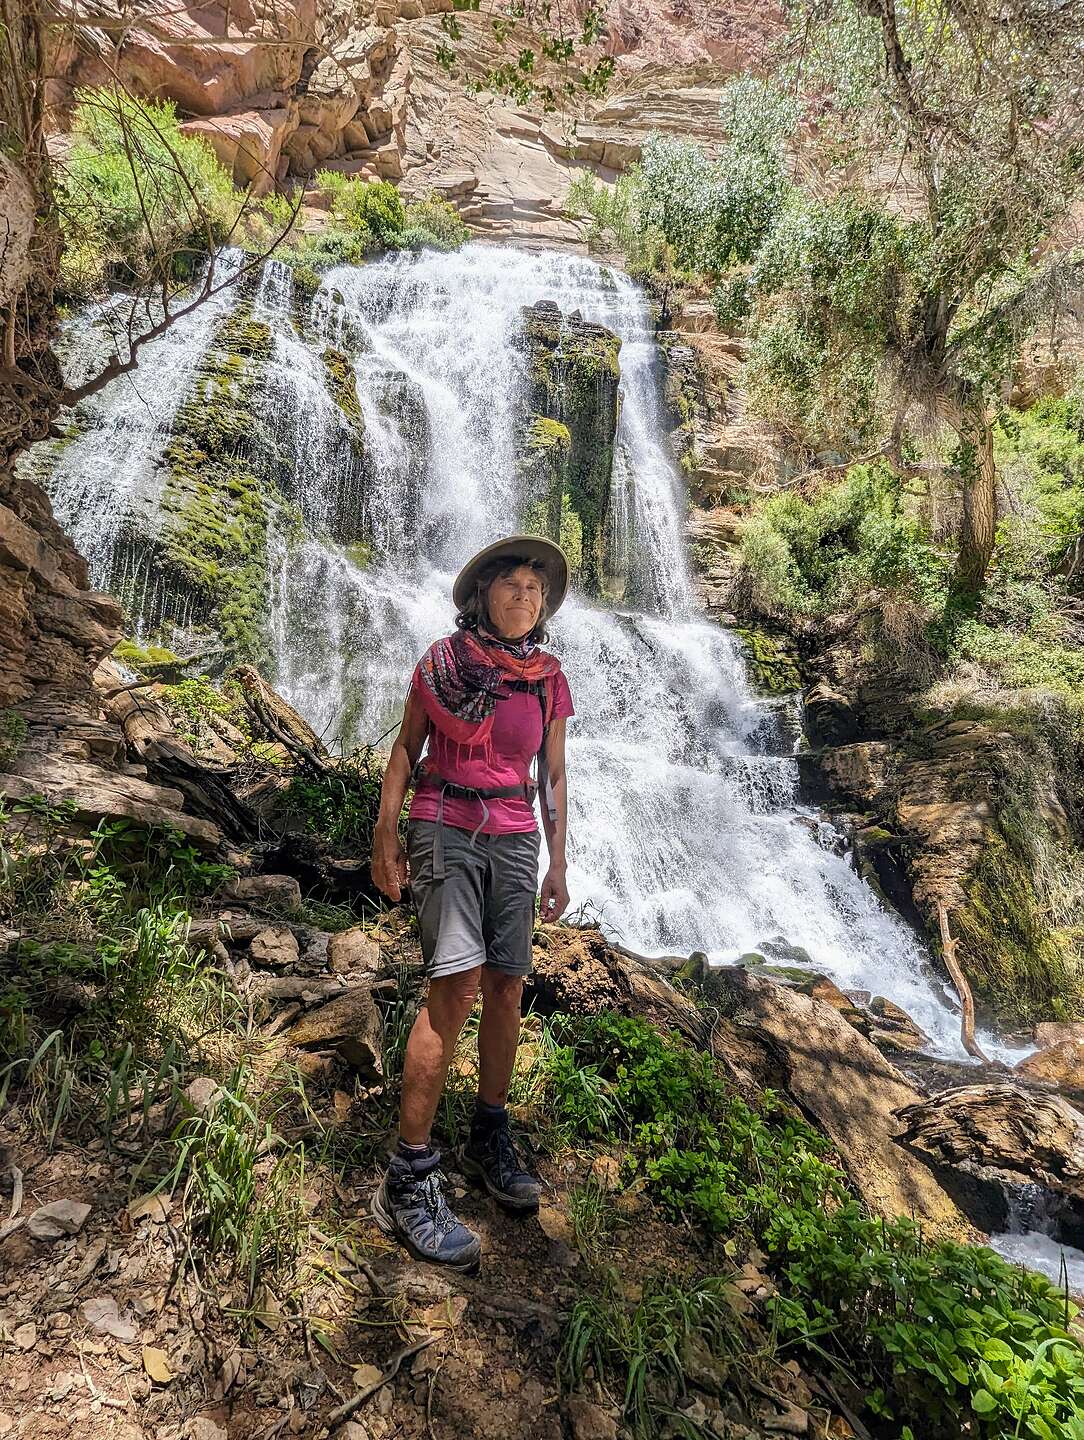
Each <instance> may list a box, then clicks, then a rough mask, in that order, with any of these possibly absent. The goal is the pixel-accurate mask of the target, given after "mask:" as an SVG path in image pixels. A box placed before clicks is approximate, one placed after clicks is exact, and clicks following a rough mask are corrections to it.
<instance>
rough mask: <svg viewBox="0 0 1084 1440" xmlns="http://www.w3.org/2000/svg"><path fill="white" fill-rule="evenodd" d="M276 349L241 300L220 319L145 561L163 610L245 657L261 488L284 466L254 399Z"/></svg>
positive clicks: (255, 616) (177, 425) (254, 599)
mask: <svg viewBox="0 0 1084 1440" xmlns="http://www.w3.org/2000/svg"><path fill="white" fill-rule="evenodd" d="M272 348H273V341H272V338H271V331H270V329H269V327H268V326H267V325H265V324H263V323H262V322H260V321H257V320H254V319H253V318H252V311H251V304H250V303H249V302H247V301H242V302H241V303H240V304H239V305H238V306H237V308H236V309H235V310H234V311H233V313H232V314H231V315H230V316H229V317H228V318H227V319H226V320H225V321H224V322H223V324H222V325H220V326H219V328H218V331H217V332H216V334H215V337H214V341H213V342H212V344H211V346H210V347H209V348H208V350H207V352H206V354H205V355H204V357H203V359H202V360H201V362H200V365H199V368H198V371H197V375H196V381H195V385H194V387H193V389H192V391H191V392H190V393H189V395H188V396H186V398H185V400H184V401H183V402H182V404H181V406H180V408H179V410H178V411H177V414H176V417H175V419H174V422H173V432H172V435H171V436H170V441H169V445H168V446H167V448H166V454H165V465H166V472H167V473H166V479H165V484H164V486H163V490H162V497H161V502H160V512H161V516H162V521H163V523H162V524H161V527H160V531H159V534H158V535H157V536H156V537H155V541H154V549H155V555H154V557H153V560H152V562H151V563H152V566H153V568H154V570H155V572H156V575H157V578H158V580H159V583H160V584H161V585H162V587H163V590H164V591H165V592H166V593H167V594H168V596H169V601H168V605H167V613H170V612H172V615H173V617H174V618H177V619H183V620H184V621H186V622H187V623H193V622H196V623H200V624H205V625H207V626H209V627H211V628H213V629H215V630H217V632H218V633H219V635H220V636H221V637H222V640H223V641H224V643H225V645H226V646H227V648H228V649H229V651H230V652H231V654H232V655H234V656H237V657H243V658H249V659H259V658H261V657H262V655H263V653H264V648H265V644H264V633H263V632H264V623H265V618H266V615H267V599H268V597H267V553H266V552H267V524H268V512H267V502H266V498H265V496H266V492H267V484H268V481H269V480H271V481H273V480H275V479H277V478H278V474H279V472H280V471H281V467H282V464H283V459H282V457H281V456H280V455H279V454H278V450H277V447H276V445H275V443H274V441H273V438H272V436H271V435H270V433H269V432H268V430H267V428H266V426H265V425H264V424H263V423H262V421H261V420H260V418H259V415H258V412H257V407H256V403H255V402H256V396H257V393H258V387H259V383H260V376H261V370H262V367H263V366H264V365H265V364H266V362H267V360H268V359H269V358H270V356H271V353H272Z"/></svg>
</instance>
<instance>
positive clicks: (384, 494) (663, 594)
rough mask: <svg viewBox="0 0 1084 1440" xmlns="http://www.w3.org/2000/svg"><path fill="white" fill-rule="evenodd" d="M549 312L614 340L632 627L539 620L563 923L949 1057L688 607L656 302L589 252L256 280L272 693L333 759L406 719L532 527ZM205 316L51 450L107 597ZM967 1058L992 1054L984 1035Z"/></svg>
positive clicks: (569, 606)
mask: <svg viewBox="0 0 1084 1440" xmlns="http://www.w3.org/2000/svg"><path fill="white" fill-rule="evenodd" d="M540 300H549V301H555V302H556V303H557V305H558V306H559V307H560V309H561V311H562V313H564V314H566V315H568V314H571V313H573V312H575V311H579V312H580V314H581V315H582V317H583V319H584V320H586V321H593V322H597V323H599V324H602V325H605V326H607V327H608V328H609V329H611V330H613V331H614V332H616V334H617V335H618V336H619V337H620V339H621V342H622V345H621V353H620V363H621V412H620V422H619V429H618V435H617V446H616V455H615V471H616V475H617V487H616V493H615V505H614V507H613V514H612V516H611V537H612V539H613V542H614V544H615V546H616V547H617V548H618V551H619V565H620V567H621V568H622V569H627V572H628V575H629V585H628V591H627V593H628V595H629V596H630V597H635V607H634V606H633V604H632V602H631V600H630V603H629V604H628V605H627V606H624V607H614V608H606V607H604V606H602V605H599V604H592V603H589V602H588V601H586V600H585V599H583V598H582V597H579V596H577V595H575V594H574V595H572V596H571V597H570V598H569V599H568V601H567V602H566V603H565V605H564V607H563V608H562V610H561V611H560V613H559V614H558V615H557V617H556V618H555V621H554V622H553V625H552V641H551V643H552V646H553V648H554V649H555V650H556V651H557V653H558V654H559V655H560V656H561V658H562V661H563V663H564V666H565V669H566V672H567V674H568V677H569V681H570V684H571V688H572V694H573V699H574V703H575V706H576V717H575V719H574V720H573V721H571V722H570V726H569V741H568V769H569V779H570V819H569V834H570V843H569V857H570V863H569V880H570V890H571V892H572V897H573V899H572V905H573V909H574V910H577V909H578V910H579V912H580V913H581V914H582V915H583V916H585V917H589V916H596V917H598V918H599V919H600V920H601V922H602V923H603V925H604V926H605V927H606V928H607V930H608V931H609V933H611V934H612V935H614V936H615V937H616V938H618V939H620V940H621V941H622V943H624V944H625V945H626V946H627V947H629V948H630V949H632V950H636V951H640V952H643V953H656V954H657V953H663V952H669V953H675V952H676V953H686V954H687V953H689V952H690V951H693V950H702V951H705V952H706V953H707V955H708V956H709V958H710V959H711V960H712V961H713V962H716V963H725V962H730V961H734V960H737V959H739V958H740V957H742V956H743V955H747V954H749V953H750V952H758V953H761V954H766V955H768V956H769V957H775V958H779V957H781V956H789V957H790V963H799V964H803V965H807V966H809V965H811V966H812V967H813V968H814V969H816V970H818V971H822V972H823V973H825V974H827V975H829V976H830V977H831V978H832V979H834V980H835V981H836V983H837V984H838V985H840V986H841V987H842V988H844V989H860V990H864V991H871V992H873V993H874V994H881V995H885V996H887V997H889V998H890V999H892V1000H894V1001H895V1002H897V1003H898V1004H900V1005H902V1006H903V1007H904V1008H905V1009H906V1010H907V1011H908V1012H909V1013H910V1014H911V1015H912V1016H913V1017H914V1018H915V1020H916V1021H917V1022H918V1023H919V1024H920V1025H921V1026H922V1027H923V1029H924V1030H925V1031H926V1032H927V1034H928V1035H929V1036H930V1038H931V1043H932V1047H933V1048H934V1049H935V1050H937V1051H938V1052H941V1053H944V1054H950V1055H954V1056H959V1055H961V1053H962V1052H961V1047H960V1044H959V1038H958V1034H959V1021H958V1017H957V1016H956V1015H955V1014H954V1013H952V1011H951V1010H950V1009H948V1008H946V1005H945V1004H944V1002H943V999H942V998H941V996H940V995H939V993H938V991H937V989H936V988H935V984H934V982H933V981H932V980H931V978H930V970H929V962H928V957H927V955H926V953H925V951H924V948H923V947H922V945H921V944H920V942H919V941H918V940H917V939H916V937H915V936H914V934H913V933H912V932H911V930H910V929H909V928H908V927H907V926H906V925H905V924H904V923H903V922H902V921H901V920H900V919H899V917H898V916H897V915H895V914H894V913H891V912H888V911H886V910H885V909H884V908H883V907H882V905H881V904H880V903H879V901H878V900H877V898H876V897H875V896H874V895H873V893H872V892H871V891H870V890H869V888H868V887H867V886H866V885H865V884H864V883H863V882H862V880H861V879H860V878H859V877H858V875H857V874H856V873H855V871H854V869H853V868H852V866H851V865H850V864H849V862H848V860H847V858H846V856H845V855H843V854H842V853H840V850H841V847H840V846H839V845H838V843H822V840H823V839H824V836H823V833H822V832H823V830H824V828H825V827H823V826H819V825H818V821H817V818H816V817H815V815H814V814H813V813H812V812H809V811H806V810H804V809H803V807H802V806H801V804H800V802H799V798H798V781H797V773H796V763H795V760H794V756H793V741H792V739H790V738H789V737H788V732H787V731H786V728H785V727H780V726H779V725H778V724H776V723H775V720H776V712H775V711H774V710H773V706H772V703H771V702H765V701H762V700H759V699H758V698H756V697H755V696H754V695H753V694H752V693H751V691H750V689H749V687H748V685H747V682H746V678H745V672H744V666H743V663H742V660H741V655H740V650H739V647H738V645H737V642H736V641H735V640H734V638H733V637H732V636H731V635H729V634H728V633H727V632H725V631H724V630H721V629H720V628H719V627H717V626H715V625H713V624H710V623H708V622H707V621H705V620H704V619H703V618H702V617H701V616H699V615H698V614H697V612H696V609H695V604H694V601H693V597H692V587H691V584H690V579H689V574H688V568H687V563H686V557H685V546H684V541H683V533H682V521H683V511H684V503H685V502H684V496H683V491H682V486H681V484H680V477H679V475H678V472H677V469H676V467H675V465H674V461H673V457H672V455H671V453H670V449H669V444H668V439H667V435H666V431H665V427H664V425H663V423H662V414H661V400H660V391H661V387H660V383H659V375H658V373H657V372H658V365H659V358H658V351H657V347H656V345H655V341H654V335H653V325H652V319H651V314H650V309H649V306H648V303H647V300H646V298H645V297H644V295H643V293H642V292H641V291H640V290H639V289H638V287H637V286H635V285H634V284H633V283H632V281H631V280H629V279H628V278H627V277H625V276H623V275H620V274H618V273H614V272H610V271H608V270H606V269H605V268H603V267H600V266H599V265H597V264H595V263H594V262H592V261H589V260H587V259H583V258H578V257H573V256H569V255H565V254H560V253H556V252H548V253H536V254H532V253H527V252H523V251H520V250H516V249H512V248H508V247H499V246H489V245H480V244H474V245H469V246H467V247H466V248H464V249H463V250H462V251H460V252H458V253H455V254H449V255H442V254H435V253H431V252H424V253H423V254H421V255H420V256H411V255H392V256H388V257H385V258H384V259H381V260H380V261H377V262H374V263H372V264H369V265H366V266H365V267H364V268H361V269H353V268H349V267H343V268H340V269H336V270H334V271H332V272H331V273H329V274H328V275H327V276H325V278H324V280H323V283H322V284H321V286H320V288H319V291H318V292H317V294H316V296H315V298H314V300H313V301H312V305H311V314H310V316H309V318H308V321H307V323H306V324H301V325H300V326H299V322H298V321H297V319H296V317H295V303H294V298H293V296H292V294H291V287H290V277H289V275H288V273H287V272H286V271H285V269H284V267H282V266H278V265H270V266H268V267H267V269H266V271H265V276H264V282H263V284H262V285H261V287H260V290H259V293H258V295H257V297H256V300H255V302H254V303H255V307H256V313H257V314H258V315H259V317H260V319H261V320H262V321H264V322H266V323H267V324H269V325H270V326H271V329H272V332H273V336H274V353H273V356H272V358H271V360H270V362H269V363H268V364H267V365H266V367H265V373H264V379H263V381H262V384H263V392H262V396H261V401H260V404H261V406H262V413H263V414H264V416H265V418H266V419H267V421H268V423H269V424H273V426H274V427H275V433H276V436H277V437H278V439H279V441H280V444H282V445H284V446H285V447H286V448H287V449H288V450H289V452H290V455H291V458H292V463H293V477H292V481H291V484H290V487H289V488H290V491H291V493H290V494H289V495H288V496H284V497H283V501H282V503H281V505H279V507H278V510H277V511H276V515H275V517H273V520H272V524H271V534H270V554H269V587H270V598H271V614H270V620H269V633H270V639H271V645H272V647H273V651H274V658H275V663H276V667H277V674H276V683H277V685H278V687H279V688H280V690H281V691H282V693H283V694H284V695H285V696H286V698H287V699H289V700H290V701H291V702H292V703H293V704H294V705H296V706H297V708H298V709H299V710H300V711H301V712H302V713H303V714H305V716H306V717H307V718H308V719H309V720H310V722H311V723H313V724H314V726H315V727H316V729H317V730H318V731H320V732H322V733H323V734H324V735H325V737H326V738H327V739H329V740H331V739H334V738H335V737H338V736H342V737H344V738H345V740H346V741H347V742H348V743H349V742H350V741H351V740H353V739H369V740H375V739H376V738H377V737H378V736H380V735H381V734H382V733H383V732H385V731H386V730H387V728H388V726H389V725H392V724H393V723H394V722H395V721H396V719H397V717H398V715H399V714H400V713H401V708H402V703H403V700H404V697H405V693H406V689H407V684H408V680H409V676H410V673H411V669H412V667H413V665H414V663H415V661H416V660H417V658H418V657H419V655H420V654H421V653H422V651H423V650H424V649H425V648H426V646H427V645H428V644H429V643H430V642H431V641H432V640H433V639H435V638H436V637H438V636H440V635H442V634H446V633H447V632H448V631H449V629H450V628H451V623H452V618H453V612H452V607H451V603H450V592H451V583H452V579H453V576H454V574H455V572H456V570H457V569H458V568H459V566H460V565H461V564H462V562H463V561H464V560H465V559H466V558H467V557H468V556H469V555H470V554H471V553H473V552H474V551H475V550H476V549H478V548H479V547H480V546H482V545H484V544H486V543H487V542H489V541H491V540H494V539H496V538H498V537H499V536H500V535H502V534H507V533H509V532H510V531H513V530H515V529H516V528H518V526H519V525H520V523H521V521H522V516H523V510H524V501H525V498H526V497H524V496H522V495H521V494H520V493H519V487H518V472H517V462H518V458H519V452H520V442H521V438H522V437H521V434H520V433H519V431H520V427H522V424H523V407H522V393H523V391H522V387H523V385H524V383H525V380H526V373H525V366H526V364H527V360H526V358H525V353H524V349H523V347H522V346H521V345H518V344H517V343H516V342H517V339H518V337H519V336H520V335H521V334H522V329H523V313H522V312H523V307H524V306H526V305H531V304H534V303H535V302H537V301H540ZM216 303H219V304H221V303H225V302H216ZM197 315H198V319H197V318H196V317H193V318H192V319H191V321H190V322H188V323H187V324H186V328H185V329H184V330H183V331H180V332H179V333H178V332H171V336H170V337H167V338H166V340H163V341H162V342H159V343H158V345H157V346H156V347H148V351H147V355H146V358H145V360H144V362H143V365H142V366H141V369H140V372H139V385H140V395H141V397H142V398H141V400H140V402H139V404H138V405H137V404H136V402H135V401H134V400H132V399H131V397H130V396H129V395H127V394H126V392H123V391H120V390H116V389H115V387H111V388H110V390H109V392H107V393H103V396H102V397H100V398H101V403H100V406H99V412H100V413H99V415H98V418H97V424H96V427H95V428H94V429H92V430H89V431H87V432H86V433H84V435H83V436H82V438H81V439H80V440H78V441H76V442H73V443H72V444H71V445H70V446H69V447H68V449H67V450H66V451H65V452H64V454H63V457H62V459H61V462H60V464H59V465H58V467H57V469H56V470H55V472H54V474H53V477H52V479H51V481H50V490H51V493H52V494H53V497H54V500H55V501H56V503H57V506H58V511H59V513H61V515H62V518H63V519H64V520H65V522H66V523H67V524H69V526H70V527H71V528H72V530H73V532H74V533H75V534H76V536H77V538H78V539H79V541H80V543H82V544H83V547H84V549H85V551H86V552H87V553H88V555H89V556H90V558H91V560H92V564H93V565H94V566H96V571H95V573H96V577H98V578H101V577H108V574H109V565H108V563H107V559H106V552H107V551H108V549H109V538H108V535H109V533H110V532H109V526H110V525H112V524H113V521H112V520H110V521H109V522H108V523H106V521H105V520H104V519H103V518H102V516H101V515H96V516H94V517H85V519H84V520H82V521H81V519H80V512H81V510H82V509H84V508H85V507H86V506H87V505H88V504H90V505H93V504H94V503H95V497H98V498H99V499H100V497H101V494H102V486H101V485H100V484H99V483H98V481H97V480H96V479H95V478H94V475H93V474H92V473H91V472H92V471H93V470H94V468H95V463H96V462H97V460H98V458H99V457H103V459H104V458H105V457H108V459H109V464H110V466H111V470H110V479H109V481H108V484H113V483H114V480H115V481H116V483H117V484H118V486H119V489H118V491H117V494H116V496H115V497H114V498H113V499H112V500H110V502H109V504H110V505H111V506H112V508H113V511H115V512H116V513H117V514H120V515H121V518H122V519H123V514H122V512H123V509H124V506H125V505H128V504H130V503H133V500H132V497H133V496H134V495H135V493H136V492H137V491H139V490H140V489H142V492H143V494H142V500H141V503H143V504H144V505H147V506H150V507H151V508H152V509H153V483H152V482H153V471H154V466H155V460H156V456H158V455H160V453H161V446H162V443H163V436H164V434H165V433H166V431H167V430H168V419H169V413H170V409H169V407H170V406H171V405H172V406H174V407H176V405H177V403H178V399H179V395H180V392H182V391H183V389H184V376H185V374H186V373H187V372H188V371H190V370H191V368H192V366H193V365H194V364H195V363H196V361H197V360H198V356H199V351H200V347H201V345H203V344H206V343H207V338H208V336H209V334H210V331H211V329H212V327H213V325H214V321H215V314H214V313H213V312H210V311H208V310H207V309H205V310H203V311H201V312H197ZM313 336H315V337H316V338H315V343H314V340H313ZM326 347H333V348H334V350H335V351H336V352H341V353H342V354H343V355H345V356H346V357H348V359H349V360H350V361H351V362H352V363H353V366H354V370H355V372H356V375H357V400H358V404H359V406H360V411H361V415H362V417H363V419H364V427H365V465H366V473H365V475H364V476H361V477H359V478H358V482H357V483H358V484H359V485H361V486H362V487H363V488H364V489H365V490H366V494H367V500H366V505H367V512H366V513H367V516H368V519H369V529H370V533H371V541H372V543H371V547H370V550H369V553H368V554H367V555H361V556H359V555H358V554H357V553H356V551H355V550H352V549H351V547H349V546H344V545H341V544H337V543H336V542H335V541H334V540H333V539H332V538H331V534H330V531H331V529H332V528H333V520H334V514H333V511H334V508H335V505H336V503H338V502H337V500H336V496H340V495H341V494H342V484H343V476H342V475H341V474H338V473H335V465H334V464H333V463H331V460H330V458H329V457H331V456H333V454H338V453H341V452H340V451H336V450H334V447H331V448H329V447H330V446H331V440H332V439H333V438H334V435H333V431H334V430H335V427H341V426H342V423H343V421H342V415H341V413H336V411H337V407H336V406H335V405H334V404H333V403H331V402H330V401H329V400H328V395H327V389H326V385H325V380H324V375H323V372H322V366H323V364H324V361H323V360H322V358H321V356H322V355H324V354H325V353H326ZM119 383H121V384H123V383H125V382H119ZM121 412H123V413H121ZM125 425H128V426H129V427H130V428H128V429H127V431H126V432H125V433H124V435H123V446H122V445H121V443H120V439H119V437H120V436H121V433H122V432H124V431H125ZM91 462H95V463H91ZM352 483H353V482H352ZM95 486H97V487H98V488H96V489H94V493H93V495H91V494H90V493H89V491H90V490H91V489H92V488H93V487H95ZM290 505H293V506H296V507H297V508H298V509H300V512H301V514H302V516H303V518H304V527H303V528H304V533H303V534H300V535H299V534H298V533H297V525H296V521H295V519H291V518H290V515H289V513H288V511H289V509H290ZM103 508H104V507H103ZM295 513H296V512H295ZM115 530H116V526H115V525H114V531H115ZM835 838H836V839H838V837H835ZM983 1044H984V1045H985V1047H986V1048H987V1050H988V1051H990V1052H992V1053H994V1054H1007V1053H1008V1052H1007V1051H1005V1050H1003V1049H1001V1048H1000V1047H999V1046H998V1045H997V1043H996V1042H995V1041H993V1040H992V1039H990V1038H989V1037H984V1039H983Z"/></svg>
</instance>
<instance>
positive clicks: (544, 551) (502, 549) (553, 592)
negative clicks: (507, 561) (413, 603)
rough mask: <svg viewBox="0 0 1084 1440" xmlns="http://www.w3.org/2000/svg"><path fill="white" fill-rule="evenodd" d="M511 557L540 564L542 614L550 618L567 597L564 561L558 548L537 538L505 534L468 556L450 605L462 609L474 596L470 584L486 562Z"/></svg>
mask: <svg viewBox="0 0 1084 1440" xmlns="http://www.w3.org/2000/svg"><path fill="white" fill-rule="evenodd" d="M513 555H515V556H517V557H520V556H522V558H523V559H524V560H540V561H541V562H542V566H543V568H544V570H545V572H546V579H547V581H548V582H549V593H548V594H547V596H546V613H547V614H549V615H552V614H553V613H554V612H555V611H556V610H557V609H558V608H559V607H560V606H561V604H562V603H563V601H564V598H565V596H566V595H567V594H568V561H567V560H566V559H565V552H564V551H563V550H562V549H561V547H560V545H555V544H554V543H553V541H552V540H546V539H544V538H543V537H542V536H541V535H509V536H508V537H507V538H506V539H504V540H495V541H494V542H493V544H492V545H487V546H486V547H485V549H484V550H479V551H478V553H477V555H472V556H471V558H470V559H469V560H468V561H467V563H466V564H465V565H464V566H463V568H462V570H460V572H459V574H458V575H457V576H456V577H455V584H454V585H453V586H452V603H453V604H454V605H455V607H456V609H457V610H462V609H463V607H464V605H466V603H467V601H468V600H469V599H470V597H471V595H472V594H473V593H474V583H475V581H476V580H477V578H478V572H479V570H481V568H482V566H483V565H485V564H487V563H488V562H489V561H490V560H503V559H504V558H505V557H508V558H511V557H512V556H513Z"/></svg>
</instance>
